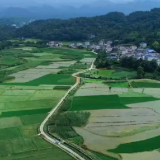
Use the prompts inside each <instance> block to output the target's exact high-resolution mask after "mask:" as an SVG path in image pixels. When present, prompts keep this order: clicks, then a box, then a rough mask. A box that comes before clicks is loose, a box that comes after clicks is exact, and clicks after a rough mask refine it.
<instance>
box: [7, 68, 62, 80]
mask: <svg viewBox="0 0 160 160" xmlns="http://www.w3.org/2000/svg"><path fill="white" fill-rule="evenodd" d="M59 71H60V69H52V68H51V69H50V68H48V69H45V68H44V66H43V68H41V69H28V70H24V71H20V72H17V73H14V74H11V75H10V76H13V77H15V79H14V80H12V81H9V82H7V83H24V82H29V81H32V80H34V79H37V78H40V77H42V76H45V75H47V74H50V73H57V72H59Z"/></svg>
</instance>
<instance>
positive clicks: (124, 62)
mask: <svg viewBox="0 0 160 160" xmlns="http://www.w3.org/2000/svg"><path fill="white" fill-rule="evenodd" d="M95 65H96V68H107V69H113V68H114V67H116V66H120V67H122V68H127V69H130V70H135V71H137V78H145V74H146V73H151V74H152V77H150V78H154V79H157V80H160V66H159V65H158V63H157V61H156V60H154V59H153V60H152V61H147V60H143V59H141V58H140V59H136V58H135V57H123V58H121V59H120V60H119V61H117V60H110V59H107V58H106V53H99V54H98V55H97V58H96V61H95Z"/></svg>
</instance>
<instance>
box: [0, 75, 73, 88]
mask: <svg viewBox="0 0 160 160" xmlns="http://www.w3.org/2000/svg"><path fill="white" fill-rule="evenodd" d="M42 84H44V85H73V84H75V78H74V77H72V76H71V75H68V74H48V75H45V76H42V77H40V78H37V79H34V80H32V81H29V82H26V83H1V84H0V85H13V86H14V85H20V86H39V85H42Z"/></svg>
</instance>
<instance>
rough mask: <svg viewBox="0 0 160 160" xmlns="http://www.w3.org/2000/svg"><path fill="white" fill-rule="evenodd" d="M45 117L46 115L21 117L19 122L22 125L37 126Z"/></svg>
mask: <svg viewBox="0 0 160 160" xmlns="http://www.w3.org/2000/svg"><path fill="white" fill-rule="evenodd" d="M46 117H47V114H37V115H35V114H34V115H25V116H21V121H22V123H23V124H24V125H30V124H37V123H41V122H42V121H43V120H44V119H45V118H46Z"/></svg>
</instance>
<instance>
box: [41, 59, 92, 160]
mask: <svg viewBox="0 0 160 160" xmlns="http://www.w3.org/2000/svg"><path fill="white" fill-rule="evenodd" d="M93 68H94V61H93V62H92V64H91V66H90V68H89V69H86V70H83V71H80V72H77V73H74V74H72V76H73V77H75V78H76V83H75V84H74V85H73V86H72V87H71V88H70V89H69V90H68V92H67V93H66V94H65V96H64V97H63V98H62V99H61V100H60V102H59V103H58V104H57V105H56V107H55V108H53V109H52V110H51V112H50V113H49V115H48V116H47V117H46V119H45V120H44V121H43V122H42V124H41V126H40V134H39V135H41V137H42V138H43V139H45V140H46V141H48V142H49V143H51V144H53V145H55V146H57V147H58V148H60V149H62V150H63V151H65V152H67V153H68V154H69V155H71V156H72V157H73V158H75V159H77V160H85V159H84V158H83V157H81V156H80V155H79V154H77V153H76V152H74V151H73V150H71V149H70V148H68V147H66V146H65V145H64V144H62V143H60V142H59V140H57V139H53V138H51V137H50V136H49V135H47V133H45V130H44V128H45V125H46V123H47V121H48V120H49V119H50V117H51V116H52V115H53V114H54V113H55V112H56V111H57V110H58V109H59V107H60V106H61V104H62V103H63V102H64V100H65V99H66V97H67V96H68V94H69V93H70V92H71V91H72V90H74V89H75V88H76V87H77V86H78V85H79V84H80V80H81V78H80V77H78V76H77V75H78V74H80V73H84V72H86V71H89V70H92V69H93Z"/></svg>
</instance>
